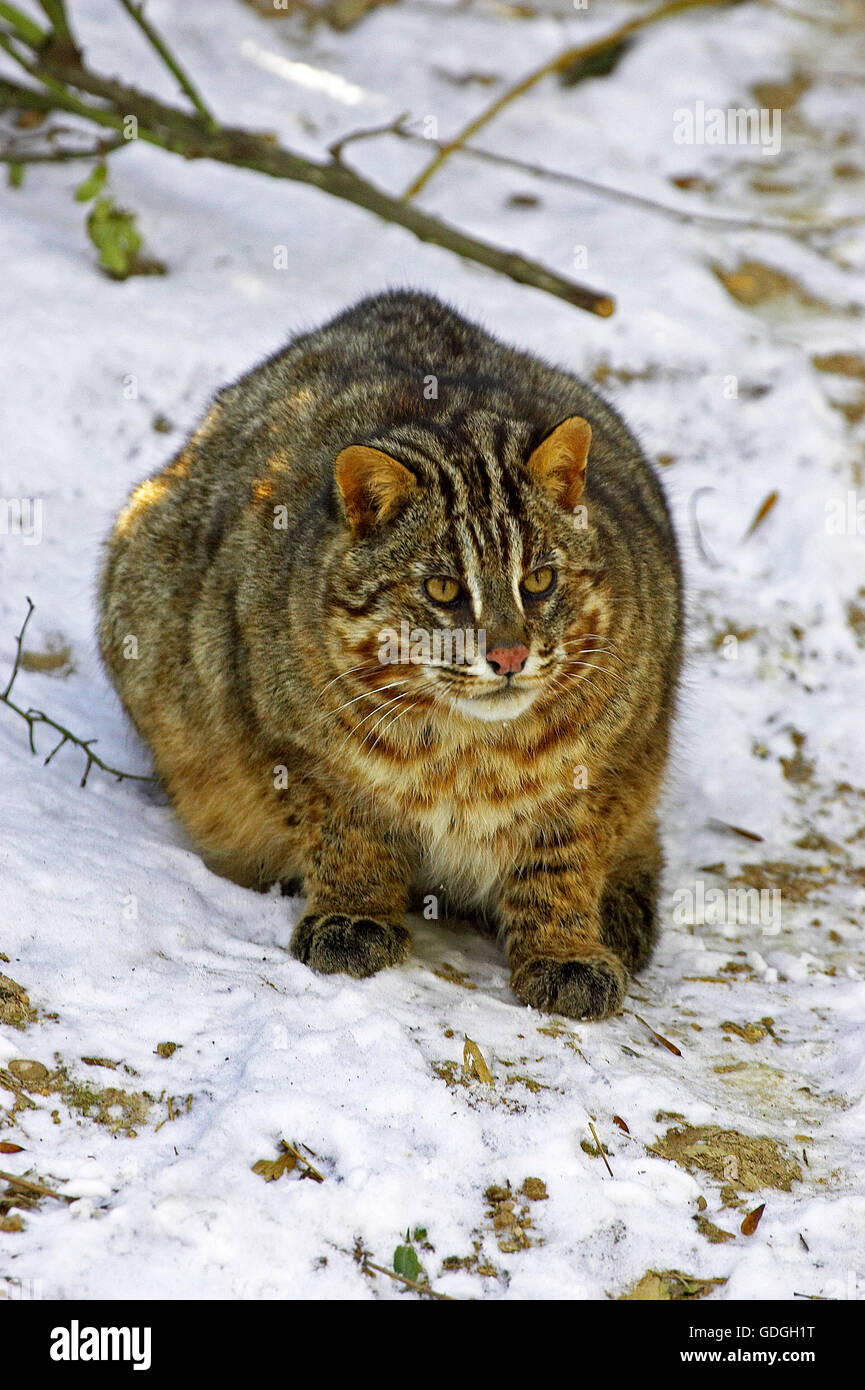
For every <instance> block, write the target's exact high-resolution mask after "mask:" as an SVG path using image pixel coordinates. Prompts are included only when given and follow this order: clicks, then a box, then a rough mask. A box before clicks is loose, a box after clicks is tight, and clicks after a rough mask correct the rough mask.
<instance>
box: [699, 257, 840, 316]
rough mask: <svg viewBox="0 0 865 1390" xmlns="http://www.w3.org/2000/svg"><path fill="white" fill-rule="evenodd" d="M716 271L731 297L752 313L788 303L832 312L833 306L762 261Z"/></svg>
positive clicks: (716, 267) (714, 268) (744, 263)
mask: <svg viewBox="0 0 865 1390" xmlns="http://www.w3.org/2000/svg"><path fill="white" fill-rule="evenodd" d="M712 270H713V271H714V272H715V274H716V275H717V277H718V279H719V280H720V281H721V284H722V285H723V286H724V288H725V290H726V291H727V293H728V294H730V295H732V297H733V298H734V299H735V300H737V301H738V302H739V304H744V305H746V307H747V308H749V309H757V308H760V307H761V306H762V305H764V304H777V303H779V302H780V301H784V300H786V301H787V302H788V303H790V304H792V305H793V306H794V307H796V308H798V309H812V310H813V309H820V310H823V311H826V312H831V305H829V304H827V303H826V301H825V300H821V299H817V298H816V297H815V296H814V295H812V294H810V293H809V291H808V290H806V289H805V288H804V286H803V285H801V284H800V283H799V281H798V280H795V279H793V277H792V276H790V275H787V274H785V272H784V271H783V270H778V269H777V268H776V267H775V266H771V265H765V264H764V263H763V262H762V261H742V262H741V263H740V264H739V265H738V266H737V267H736V269H735V270H725V269H724V268H723V267H722V266H719V265H713V266H712Z"/></svg>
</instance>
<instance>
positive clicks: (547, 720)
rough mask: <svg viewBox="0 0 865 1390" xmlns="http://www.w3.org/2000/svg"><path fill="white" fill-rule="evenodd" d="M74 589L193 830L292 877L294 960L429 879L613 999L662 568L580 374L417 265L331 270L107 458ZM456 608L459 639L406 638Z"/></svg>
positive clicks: (640, 957) (661, 605) (421, 890)
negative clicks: (294, 306)
mask: <svg viewBox="0 0 865 1390" xmlns="http://www.w3.org/2000/svg"><path fill="white" fill-rule="evenodd" d="M99 608H100V619H99V634H100V644H101V649H102V654H103V658H104V662H105V665H106V667H107V670H108V672H109V674H110V675H111V677H112V678H113V680H114V683H115V685H116V687H117V690H118V692H119V694H120V696H121V699H122V701H123V704H124V706H125V708H126V710H127V711H128V713H129V715H130V717H131V718H132V720H133V722H134V724H135V725H136V727H137V729H138V730H139V732H140V734H141V735H142V736H143V738H144V739H145V740H146V741H147V742H148V743H149V745H150V747H151V749H152V751H153V756H154V759H155V764H156V770H157V773H158V775H159V777H160V779H161V780H162V782H163V783H164V785H165V787H166V788H167V791H168V793H169V796H170V798H171V801H172V803H173V806H174V809H175V811H176V813H177V815H178V816H179V817H180V819H181V821H182V822H183V824H184V825H185V827H186V829H187V831H188V833H189V835H190V836H191V838H192V841H193V842H194V844H195V845H196V846H197V848H198V850H199V851H200V853H201V855H202V856H203V858H204V860H205V862H206V863H207V864H208V865H209V866H210V867H211V868H212V869H214V870H215V871H216V872H217V873H219V874H223V875H225V876H227V877H229V878H231V879H234V880H235V881H236V882H238V883H241V884H244V885H247V886H248V887H251V888H257V889H265V888H268V887H269V886H272V885H273V884H274V883H276V882H283V883H286V882H293V885H294V887H296V888H298V889H300V888H301V886H302V889H303V892H304V893H305V895H306V899H307V905H306V910H305V911H304V912H303V915H302V916H301V917H300V920H299V921H298V923H297V926H296V928H295V930H294V933H293V935H292V938H291V943H290V949H291V952H292V954H293V955H294V956H295V957H296V958H297V959H298V960H300V961H303V962H305V963H306V964H307V965H308V966H310V967H311V968H312V969H314V970H317V971H322V972H337V971H342V972H346V973H347V974H349V975H353V976H356V977H364V976H369V975H372V974H374V973H375V972H376V971H378V970H380V969H382V968H383V967H385V966H395V965H397V964H398V963H399V962H401V961H403V960H404V959H405V957H406V954H407V952H408V950H409V946H410V936H409V931H408V929H407V926H406V920H405V918H406V912H407V909H408V907H409V905H410V904H411V903H412V902H415V901H416V900H417V895H418V894H421V895H429V896H428V897H427V899H426V900H427V901H428V902H431V901H433V900H436V901H438V900H441V901H442V902H446V903H447V906H448V910H449V911H450V910H453V911H467V912H472V911H474V912H476V913H478V914H479V915H480V916H482V917H486V919H487V920H488V921H490V922H491V923H492V924H493V926H494V927H495V929H496V930H497V932H498V933H499V935H500V937H501V939H502V941H503V944H504V947H505V950H506V952H507V957H508V960H509V964H510V969H511V977H510V983H511V988H512V990H513V992H514V994H515V995H516V997H517V998H518V999H519V1000H520V1001H522V1003H524V1004H528V1005H532V1006H533V1007H535V1008H537V1009H540V1010H544V1011H550V1012H556V1013H559V1014H563V1015H565V1016H568V1017H571V1018H591V1019H598V1018H603V1017H605V1016H607V1015H609V1014H612V1013H615V1012H616V1011H618V1010H619V1009H620V1008H621V1007H622V1003H623V999H624V995H625V990H626V986H627V982H628V977H629V974H630V973H631V972H633V971H637V970H639V969H640V968H641V967H642V966H644V965H645V964H646V962H647V961H648V959H649V957H650V955H651V952H652V949H653V946H654V944H655V940H656V937H657V932H658V922H657V898H658V887H659V876H660V873H661V868H662V851H661V846H660V843H659V837H658V826H657V817H656V803H657V799H658V796H659V792H660V788H661V784H662V779H663V775H664V769H665V763H666V759H667V752H668V742H669V737H670V730H671V721H672V719H673V716H674V709H675V698H676V688H677V680H678V675H679V667H680V661H681V643H682V584H681V571H680V564H679V558H678V552H677V547H676V540H675V536H674V532H673V527H672V524H671V520H670V516H669V513H668V509H667V506H666V504H665V501H664V497H663V493H662V490H661V487H660V484H659V483H658V481H657V479H656V478H655V476H654V474H653V472H652V470H651V468H650V466H649V465H648V463H647V462H646V460H645V458H644V457H643V454H642V453H641V450H640V447H639V445H638V444H637V442H636V440H635V439H634V438H633V436H632V435H631V434H630V433H629V431H628V430H627V428H626V426H625V425H624V423H623V421H622V420H621V419H620V418H619V416H618V415H617V414H616V413H615V412H614V411H613V410H612V408H611V407H610V406H609V405H607V404H606V402H604V401H603V400H602V399H601V398H600V397H599V396H598V395H597V394H596V393H595V392H594V391H593V390H592V389H590V388H589V387H588V386H586V385H585V384H583V383H582V382H581V381H579V380H578V379H577V378H576V377H574V376H571V375H569V374H568V373H567V372H565V371H561V370H558V369H557V368H555V367H552V366H549V365H547V364H546V363H544V362H542V361H540V360H538V359H537V358H535V357H532V356H529V355H527V354H525V353H522V352H519V351H517V350H516V349H513V348H510V347H507V346H505V345H503V344H502V343H500V342H498V341H497V340H496V339H495V338H493V337H491V336H490V335H489V334H487V333H486V332H485V331H484V330H482V329H481V328H479V327H476V326H475V325H474V324H473V323H470V322H468V321H467V320H466V319H465V318H463V317H461V316H460V315H459V314H458V313H456V312H455V311H454V310H453V309H451V308H448V307H446V306H445V305H444V304H442V303H440V302H439V301H438V300H437V299H435V298H433V297H432V296H430V295H427V294H423V293H419V292H410V291H389V292H386V293H382V294H379V295H376V296H372V297H370V298H367V299H364V300H362V301H361V302H360V303H358V304H356V305H354V306H353V307H352V308H350V309H348V310H346V311H344V312H343V313H341V314H340V315H338V316H337V317H336V318H334V319H333V320H332V321H331V322H329V323H327V324H326V325H325V326H324V327H322V328H320V329H318V330H317V331H314V332H310V333H306V334H303V335H301V336H299V337H297V338H295V339H294V340H293V341H291V342H290V343H289V344H288V346H287V347H286V348H285V349H284V350H282V351H280V352H278V353H276V354H275V355H274V356H272V357H270V358H269V359H268V360H266V361H265V362H263V363H261V364H260V365H259V366H257V367H255V368H253V370H252V371H250V372H249V373H248V374H247V375H246V376H244V377H242V378H241V379H240V380H239V381H237V382H236V383H234V384H233V385H230V386H227V387H226V388H225V389H223V390H222V391H220V392H219V393H218V394H217V395H216V397H215V398H214V401H213V404H212V406H211V408H210V410H209V412H208V413H207V415H206V416H205V418H204V420H203V422H202V423H201V424H200V425H199V427H198V428H197V429H196V430H195V432H194V433H193V434H192V436H191V437H190V439H189V440H188V442H187V443H186V444H185V445H184V447H183V448H182V449H181V450H180V452H179V453H178V454H177V455H176V456H175V458H174V459H173V460H172V461H171V462H170V463H169V464H168V465H167V466H166V467H165V468H163V469H162V471H161V472H159V473H157V474H155V475H154V476H153V477H152V478H150V479H148V480H147V481H145V482H143V483H142V484H141V485H140V486H139V487H138V488H136V489H135V491H134V492H133V493H132V496H131V498H130V500H129V503H128V505H127V506H126V507H125V508H124V510H123V511H122V512H121V513H120V515H119V517H118V519H117V521H116V524H115V527H114V530H113V533H112V534H111V536H110V538H109V540H108V542H107V547H106V553H105V558H104V564H103V567H102V571H101V578H100V589H99ZM406 632H408V633H409V635H410V637H411V639H412V648H411V650H412V652H413V653H414V655H413V656H412V658H411V659H408V660H407V659H406V657H405V646H406V644H405V642H402V643H401V644H397V645H396V646H395V645H394V643H393V640H392V639H393V634H394V633H397V634H399V633H401V634H402V635H403V637H404V636H405V633H406ZM458 633H459V634H468V635H469V636H470V637H471V636H474V637H476V639H477V640H476V641H474V642H473V643H471V644H470V649H469V651H468V656H465V653H461V652H459V651H456V650H454V651H448V649H447V646H445V647H444V648H443V647H442V643H441V640H439V642H438V645H435V644H432V643H431V642H427V643H424V641H422V640H421V639H422V638H423V637H424V635H425V634H426V635H429V634H432V635H433V636H436V635H438V636H439V638H440V637H441V636H442V635H443V636H445V637H447V638H449V639H453V638H454V636H455V635H456V634H458ZM450 645H451V647H455V643H454V642H453V641H451V642H450ZM400 646H401V647H402V659H401V660H400V659H399V652H400ZM394 651H396V652H397V654H398V659H397V661H396V662H395V661H394V660H393V653H394ZM442 651H444V657H442V655H441V653H442ZM385 652H387V653H388V655H387V657H385V655H384V653H385ZM430 653H433V655H430ZM435 653H438V658H437V659H436V656H435ZM425 654H426V659H425ZM460 655H463V657H464V659H462V660H459V659H458V658H459V657H460ZM442 895H444V896H442Z"/></svg>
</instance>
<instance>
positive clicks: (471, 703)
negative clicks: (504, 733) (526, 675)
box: [453, 690, 535, 724]
mask: <svg viewBox="0 0 865 1390" xmlns="http://www.w3.org/2000/svg"><path fill="white" fill-rule="evenodd" d="M534 698H535V691H534V690H506V691H503V692H502V694H494V695H478V696H476V697H475V698H474V699H473V700H469V699H466V698H464V697H457V698H456V699H455V700H454V702H453V703H454V707H455V708H456V709H458V710H459V712H460V714H465V715H468V717H469V718H470V719H483V720H485V721H486V722H487V723H496V724H498V723H501V722H502V721H503V720H505V719H516V718H518V716H519V715H521V714H525V712H526V710H527V709H528V708H529V705H530V704H531V703H532V701H533V700H534Z"/></svg>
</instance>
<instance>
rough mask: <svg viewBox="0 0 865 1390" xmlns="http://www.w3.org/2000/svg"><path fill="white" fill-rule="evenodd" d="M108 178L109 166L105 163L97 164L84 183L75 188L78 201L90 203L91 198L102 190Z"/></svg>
mask: <svg viewBox="0 0 865 1390" xmlns="http://www.w3.org/2000/svg"><path fill="white" fill-rule="evenodd" d="M107 178H108V166H107V165H106V164H104V163H101V164H97V165H96V166H95V168H93V169H91V171H90V173H89V174H88V175H87V178H86V179H85V180H84V182H83V183H80V184H79V185H78V187H77V188H76V190H75V201H76V203H89V202H90V199H91V198H95V197H96V195H97V193H101V192H102V185H103V184H104V183H105V180H106V179H107Z"/></svg>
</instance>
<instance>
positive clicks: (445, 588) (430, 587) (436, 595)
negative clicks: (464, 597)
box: [424, 574, 462, 603]
mask: <svg viewBox="0 0 865 1390" xmlns="http://www.w3.org/2000/svg"><path fill="white" fill-rule="evenodd" d="M424 588H425V589H426V591H427V593H428V594H429V596H430V598H431V599H432V600H433V602H434V603H453V602H454V600H455V599H457V598H459V596H460V594H461V593H462V588H461V587H460V585H459V584H458V583H457V581H456V580H455V579H450V578H449V577H448V576H447V575H444V574H437V575H435V577H434V578H432V579H427V580H425V581H424Z"/></svg>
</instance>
